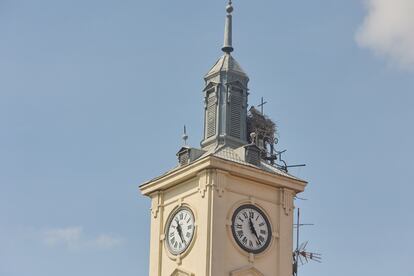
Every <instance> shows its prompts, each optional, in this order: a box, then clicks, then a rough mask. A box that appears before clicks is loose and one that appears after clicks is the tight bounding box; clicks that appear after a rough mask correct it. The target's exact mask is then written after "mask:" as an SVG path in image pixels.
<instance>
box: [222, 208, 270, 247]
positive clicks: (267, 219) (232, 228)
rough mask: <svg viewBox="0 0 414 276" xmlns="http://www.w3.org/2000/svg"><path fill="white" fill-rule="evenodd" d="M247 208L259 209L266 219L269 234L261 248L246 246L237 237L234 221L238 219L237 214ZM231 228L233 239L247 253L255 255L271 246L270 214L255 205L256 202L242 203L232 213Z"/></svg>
mask: <svg viewBox="0 0 414 276" xmlns="http://www.w3.org/2000/svg"><path fill="white" fill-rule="evenodd" d="M247 208H248V209H254V210H255V211H257V212H258V213H259V214H260V215H261V216H262V217H263V219H264V221H265V223H266V225H267V229H268V236H267V239H266V242H265V244H264V245H263V247H261V248H260V249H256V250H253V249H250V248H248V247H246V246H244V244H243V243H242V242H241V241H240V240H239V239H238V238H237V234H236V230H235V227H234V224H235V223H234V221H235V220H236V215H237V214H238V213H239V212H240V210H243V209H247ZM230 228H231V233H232V237H233V240H234V241H235V242H236V243H237V245H238V246H239V247H240V248H241V249H242V250H243V251H245V252H247V253H252V254H255V255H257V254H260V253H263V252H264V251H266V249H268V248H269V245H270V243H271V242H272V226H271V224H270V220H269V218H268V216H267V215H266V213H265V212H264V211H263V210H262V209H261V208H259V207H258V206H257V205H254V204H251V203H246V204H242V205H240V206H239V207H237V208H236V210H234V211H233V214H232V217H231V226H230Z"/></svg>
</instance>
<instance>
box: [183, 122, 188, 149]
mask: <svg viewBox="0 0 414 276" xmlns="http://www.w3.org/2000/svg"><path fill="white" fill-rule="evenodd" d="M182 138H183V140H184V146H187V140H188V135H187V128H186V127H185V125H184V133H183V136H182Z"/></svg>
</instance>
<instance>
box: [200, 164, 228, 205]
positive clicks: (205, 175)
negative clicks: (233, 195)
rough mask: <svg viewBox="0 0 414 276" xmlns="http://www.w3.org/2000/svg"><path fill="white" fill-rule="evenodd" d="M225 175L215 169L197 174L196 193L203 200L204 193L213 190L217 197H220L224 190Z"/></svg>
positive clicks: (223, 172)
mask: <svg viewBox="0 0 414 276" xmlns="http://www.w3.org/2000/svg"><path fill="white" fill-rule="evenodd" d="M226 174H228V173H227V172H225V171H220V170H217V169H207V170H204V171H202V172H201V173H199V180H198V191H199V193H200V194H201V197H202V198H204V197H205V195H206V193H207V192H208V191H209V190H211V189H214V190H215V191H216V192H217V195H218V196H219V197H222V196H223V194H224V192H225V190H226V185H227V183H226Z"/></svg>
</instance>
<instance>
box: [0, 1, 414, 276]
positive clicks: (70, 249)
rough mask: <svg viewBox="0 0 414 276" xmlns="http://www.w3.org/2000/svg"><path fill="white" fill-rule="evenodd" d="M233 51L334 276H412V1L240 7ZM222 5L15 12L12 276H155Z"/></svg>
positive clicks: (6, 228)
mask: <svg viewBox="0 0 414 276" xmlns="http://www.w3.org/2000/svg"><path fill="white" fill-rule="evenodd" d="M234 5H235V12H234V41H233V44H234V47H235V52H234V56H235V57H236V58H237V60H238V61H239V62H240V64H241V65H242V66H243V68H244V69H245V71H246V72H247V73H248V74H249V76H250V79H251V82H250V89H251V91H250V92H251V94H250V99H249V103H250V105H256V104H258V103H259V101H260V97H262V96H263V97H264V98H265V99H266V100H267V101H268V102H269V104H267V105H266V107H265V112H266V113H267V114H268V115H269V116H270V117H271V118H273V119H274V120H275V121H276V122H277V124H278V131H279V137H280V144H279V149H288V154H287V156H286V158H287V160H288V161H289V162H290V163H306V164H307V167H306V168H301V169H297V170H292V171H291V172H292V173H294V174H296V175H298V176H299V177H302V178H305V179H307V180H308V181H309V186H308V189H307V191H306V192H305V193H304V194H303V195H302V197H305V198H307V199H308V200H307V201H302V202H298V205H299V206H300V207H301V208H302V213H303V222H306V223H315V226H313V227H309V228H306V229H304V230H303V233H302V234H303V238H304V240H309V241H310V243H309V248H310V249H311V250H314V251H316V252H320V253H322V254H323V258H324V262H323V264H309V265H306V266H305V267H303V268H302V275H321V276H324V275H326V276H327V275H332V272H334V273H335V275H336V276H345V275H377V276H382V275H384V276H385V275H387V276H388V275H395V274H397V273H403V272H404V273H405V274H406V275H412V274H414V268H413V267H412V266H410V265H409V263H410V261H411V257H412V252H411V249H412V248H413V246H414V241H413V238H412V233H413V232H414V216H413V215H412V211H413V207H412V205H411V202H412V196H413V192H414V188H413V185H412V184H413V179H414V164H413V161H412V156H413V153H414V146H413V140H414V128H413V118H414V108H413V106H414V93H413V91H414V78H413V74H414V51H413V49H414V37H413V32H412V30H413V29H414V22H413V19H412V18H411V16H410V13H409V12H408V11H410V10H411V11H412V10H413V8H414V5H413V3H412V1H411V0H393V1H387V0H368V1H362V0H349V1H336V0H315V1H235V4H234ZM224 6H225V4H224V1H204V2H202V3H201V2H200V1H199V2H197V1H129V0H125V1H113V0H100V1H97V0H82V1H80V0H73V1H55V0H53V1H52V0H38V1H29V0H2V1H0V40H1V43H0V80H1V81H0V168H1V169H0V172H1V173H0V191H1V192H0V275H4V276H22V275H31V276H41V275H42V276H43V275H60V276H66V275H79V276H83V275H85V276H86V275H101V276H109V275H120V273H121V274H122V275H124V276H129V275H131V276H132V275H146V274H147V273H148V269H147V267H148V250H149V248H148V245H149V244H148V237H149V200H148V199H146V198H144V197H142V196H141V195H140V194H139V192H138V185H139V184H140V183H142V182H144V181H145V180H147V179H149V178H152V177H154V176H157V175H159V174H160V173H162V172H164V171H166V170H167V169H169V168H171V167H173V166H175V164H176V159H175V153H176V151H177V150H178V149H179V146H180V145H181V140H180V136H181V131H182V126H183V125H184V124H186V125H187V129H188V132H189V135H190V139H189V141H190V143H191V144H192V145H194V146H197V145H198V144H199V141H200V139H201V135H202V92H201V91H202V89H203V79H202V77H203V75H204V74H205V73H206V72H207V71H208V69H209V68H210V67H211V66H212V65H213V64H214V62H215V61H216V60H217V58H218V57H219V56H220V55H221V53H220V47H221V43H222V36H223V35H222V33H223V25H224V16H225V11H224Z"/></svg>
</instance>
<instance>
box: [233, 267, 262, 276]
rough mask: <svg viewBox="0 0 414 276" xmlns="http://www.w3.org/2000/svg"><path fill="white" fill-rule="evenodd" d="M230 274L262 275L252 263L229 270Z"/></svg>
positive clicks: (236, 275)
mask: <svg viewBox="0 0 414 276" xmlns="http://www.w3.org/2000/svg"><path fill="white" fill-rule="evenodd" d="M230 276H264V274H263V273H261V272H260V271H259V270H257V269H256V268H254V267H253V266H252V265H248V266H245V267H242V268H239V269H236V270H233V271H232V272H230Z"/></svg>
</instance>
